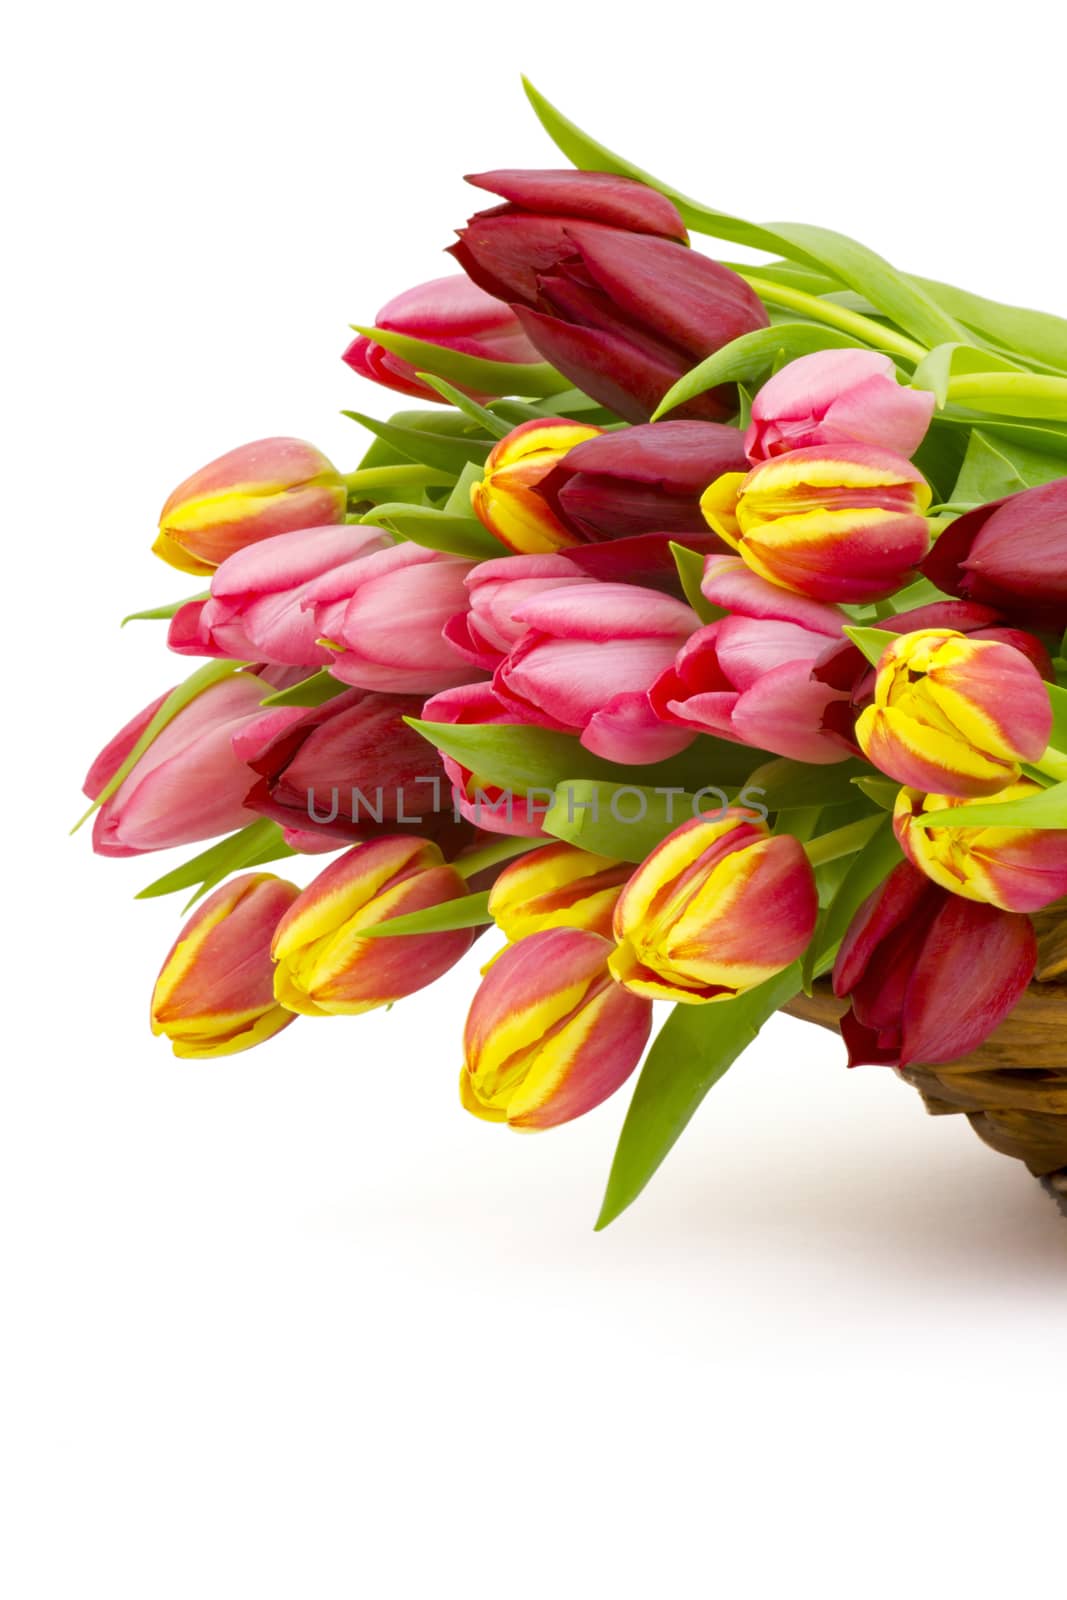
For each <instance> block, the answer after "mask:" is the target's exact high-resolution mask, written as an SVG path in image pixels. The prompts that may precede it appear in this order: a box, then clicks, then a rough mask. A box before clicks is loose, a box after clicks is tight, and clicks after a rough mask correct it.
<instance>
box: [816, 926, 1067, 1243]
mask: <svg viewBox="0 0 1067 1600" xmlns="http://www.w3.org/2000/svg"><path fill="white" fill-rule="evenodd" d="M1061 904H1062V903H1061ZM1034 922H1035V923H1036V924H1037V930H1038V945H1039V951H1040V954H1039V959H1038V965H1037V972H1036V974H1035V980H1034V982H1033V983H1032V984H1031V985H1030V987H1029V989H1028V990H1027V991H1026V993H1025V994H1024V995H1023V997H1022V999H1021V1000H1020V1002H1019V1004H1018V1005H1017V1006H1016V1008H1015V1010H1014V1011H1013V1012H1012V1014H1011V1016H1010V1017H1008V1018H1006V1019H1005V1021H1004V1022H1003V1023H1001V1025H1000V1027H999V1028H998V1029H997V1031H996V1032H995V1033H994V1034H992V1035H991V1037H990V1038H988V1039H987V1040H986V1042H985V1044H983V1045H982V1046H980V1048H979V1049H977V1050H974V1051H972V1052H971V1054H970V1055H968V1056H964V1057H963V1058H962V1059H961V1060H959V1061H953V1062H951V1063H950V1064H949V1065H947V1066H940V1067H908V1068H905V1069H903V1070H902V1071H901V1073H900V1076H901V1077H902V1078H904V1079H905V1080H906V1081H907V1082H908V1083H910V1084H913V1085H914V1086H915V1088H916V1089H918V1091H919V1093H920V1094H921V1095H922V1097H923V1101H924V1103H925V1105H926V1109H927V1110H928V1111H929V1112H931V1113H932V1114H933V1115H934V1116H946V1115H961V1114H962V1115H963V1116H965V1117H966V1118H967V1120H968V1121H969V1122H970V1124H971V1127H972V1128H973V1129H974V1131H975V1132H976V1133H977V1134H978V1136H979V1138H980V1139H984V1140H985V1142H986V1144H988V1145H992V1147H993V1149H994V1150H999V1151H1000V1152H1001V1153H1002V1154H1003V1155H1007V1156H1014V1157H1015V1158H1016V1159H1017V1160H1019V1161H1023V1162H1025V1164H1026V1166H1027V1167H1028V1168H1029V1170H1030V1171H1031V1172H1032V1173H1033V1174H1034V1176H1035V1177H1038V1178H1041V1179H1042V1181H1043V1182H1044V1184H1045V1186H1046V1188H1047V1189H1048V1190H1049V1192H1050V1193H1051V1194H1052V1195H1053V1196H1054V1198H1056V1199H1057V1200H1058V1201H1059V1203H1060V1206H1061V1208H1062V1209H1063V1210H1064V1212H1065V1214H1067V917H1065V916H1064V913H1063V910H1062V909H1061V906H1059V905H1058V906H1057V908H1056V911H1055V913H1054V914H1049V913H1045V914H1043V915H1041V916H1037V917H1035V918H1034ZM846 1009H847V1002H846V1001H843V1000H838V999H837V998H836V997H835V996H834V994H833V992H832V991H831V989H830V986H829V984H828V983H827V982H821V983H818V984H816V986H815V992H814V994H812V995H811V996H810V997H809V996H807V995H798V996H797V998H796V999H795V1000H794V1001H792V1002H791V1003H790V1004H789V1005H788V1006H787V1007H786V1010H787V1011H788V1012H789V1014H790V1015H791V1016H794V1017H801V1018H803V1019H804V1021H806V1022H816V1023H818V1024H819V1025H820V1026H821V1027H824V1028H833V1029H835V1030H836V1029H837V1026H838V1019H839V1018H840V1017H841V1015H842V1013H843V1012H844V1011H845V1010H846Z"/></svg>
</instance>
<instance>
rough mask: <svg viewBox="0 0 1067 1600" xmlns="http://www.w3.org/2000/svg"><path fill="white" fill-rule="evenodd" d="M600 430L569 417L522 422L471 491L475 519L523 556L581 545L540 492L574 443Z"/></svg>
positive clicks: (495, 448) (496, 447)
mask: <svg viewBox="0 0 1067 1600" xmlns="http://www.w3.org/2000/svg"><path fill="white" fill-rule="evenodd" d="M599 432H600V429H599V428H593V427H590V426H589V425H588V424H586V423H581V422H568V421H567V419H566V418H565V417H551V418H546V419H544V420H541V419H539V418H532V419H531V420H530V421H529V422H523V423H520V425H519V426H518V427H517V428H513V429H512V431H511V432H510V433H508V434H505V436H504V437H503V439H498V440H497V442H496V444H495V445H494V446H493V448H492V450H490V452H489V455H488V457H487V458H486V463H485V476H484V477H483V478H482V479H481V480H480V481H479V482H478V483H476V484H473V485H472V487H471V505H472V506H473V507H474V512H475V515H476V516H477V517H478V519H479V521H480V522H482V523H484V525H485V527H487V528H488V529H489V532H490V533H491V534H492V535H493V537H494V538H496V539H499V540H500V542H501V544H503V545H506V546H507V548H508V549H509V550H514V551H515V552H516V553H518V554H520V555H543V554H546V553H550V552H551V551H553V550H562V549H564V548H565V547H566V546H567V545H572V544H578V543H579V539H578V536H577V535H576V534H575V533H572V532H571V530H570V529H569V528H567V527H566V526H565V525H564V523H563V522H561V521H560V519H559V517H558V516H557V515H556V514H555V512H554V511H553V510H552V508H551V506H550V505H549V504H548V501H547V500H545V499H544V497H543V496H542V495H541V494H540V493H538V489H539V486H540V484H541V483H543V481H544V479H545V478H547V477H548V475H549V473H551V472H552V471H553V469H554V468H555V467H556V466H557V465H558V463H559V462H560V461H561V460H562V459H563V457H564V456H565V455H566V454H567V452H568V450H570V449H571V448H572V447H573V446H574V445H576V444H580V443H581V442H582V440H583V439H592V438H595V437H596V435H597V434H598V433H599Z"/></svg>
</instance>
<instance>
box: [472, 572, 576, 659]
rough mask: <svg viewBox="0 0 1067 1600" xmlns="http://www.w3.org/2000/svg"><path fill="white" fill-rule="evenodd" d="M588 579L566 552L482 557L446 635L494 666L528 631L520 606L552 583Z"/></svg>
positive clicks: (568, 584) (554, 586)
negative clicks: (492, 558) (519, 613)
mask: <svg viewBox="0 0 1067 1600" xmlns="http://www.w3.org/2000/svg"><path fill="white" fill-rule="evenodd" d="M589 581H590V580H589V578H588V577H587V576H586V574H585V573H584V572H582V571H580V570H579V569H578V567H576V566H575V564H574V562H573V561H571V560H570V559H569V557H567V556H565V555H541V556H504V557H502V558H501V559H500V560H499V561H482V562H479V564H478V565H477V566H476V567H475V568H474V570H473V571H472V572H471V573H470V574H469V575H468V577H467V579H466V586H467V596H466V599H467V605H465V606H464V608H463V610H462V611H459V612H457V613H456V615H455V616H453V617H451V618H450V619H449V620H448V622H447V623H446V624H445V629H444V633H445V638H446V639H447V640H448V641H449V643H450V644H451V645H452V647H453V648H454V649H455V650H458V651H459V653H460V655H462V656H463V657H464V658H465V659H466V660H467V661H470V662H471V663H472V664H473V665H474V666H476V667H481V668H483V669H484V670H485V671H486V672H492V671H493V670H494V669H495V668H496V667H497V666H499V664H500V662H501V661H502V660H503V659H504V657H505V656H506V655H507V654H508V652H509V650H511V649H512V648H513V647H514V646H515V645H517V644H518V643H519V640H520V639H521V638H522V637H523V635H524V634H525V633H526V632H527V631H528V629H527V625H526V624H525V623H522V622H518V621H517V620H516V617H515V613H516V611H517V610H518V609H519V607H520V606H522V605H523V604H524V603H525V602H526V601H527V600H532V599H533V598H534V597H535V596H536V595H539V594H546V593H548V591H549V590H551V589H564V588H567V587H573V585H575V584H579V583H581V584H588V583H589ZM468 606H469V609H468V608H467V607H468ZM467 676H468V677H469V676H470V674H469V673H468V674H467Z"/></svg>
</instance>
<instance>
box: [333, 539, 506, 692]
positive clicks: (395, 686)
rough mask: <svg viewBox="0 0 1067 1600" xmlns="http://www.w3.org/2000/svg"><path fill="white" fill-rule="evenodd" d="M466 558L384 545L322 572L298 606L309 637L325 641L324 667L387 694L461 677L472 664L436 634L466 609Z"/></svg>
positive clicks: (447, 685) (441, 685)
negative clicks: (327, 646)
mask: <svg viewBox="0 0 1067 1600" xmlns="http://www.w3.org/2000/svg"><path fill="white" fill-rule="evenodd" d="M474 569H475V563H474V562H473V561H463V560H461V559H460V557H458V556H451V555H444V554H442V553H441V552H440V551H439V550H426V549H424V548H423V547H422V546H421V545H417V544H400V545H390V546H389V548H387V549H384V550H378V551H377V552H376V553H374V554H372V555H368V556H366V557H364V558H363V559H362V560H360V561H354V562H349V563H348V564H347V565H346V566H344V567H341V568H339V569H337V570H336V571H334V572H327V573H326V574H325V576H324V577H323V578H321V579H320V580H319V581H318V582H316V583H312V584H310V585H309V586H308V589H307V591H306V593H305V596H304V599H303V602H302V603H303V605H304V608H305V611H306V613H307V615H308V616H310V617H312V618H313V620H314V629H313V632H314V635H315V637H316V638H324V639H326V640H328V641H329V643H330V646H331V648H330V649H328V650H327V652H326V653H327V656H328V658H329V662H328V664H329V668H330V671H331V672H332V673H333V675H334V677H335V678H339V679H340V680H341V682H342V683H348V684H352V685H353V686H354V687H355V688H358V689H381V690H385V691H387V692H388V693H390V694H427V693H430V694H432V693H434V692H435V691H438V690H441V689H451V688H454V687H455V686H456V685H457V684H461V683H464V682H465V681H466V680H467V679H469V678H470V676H471V670H470V667H469V666H468V665H466V664H465V662H464V661H463V659H462V657H461V656H460V655H459V653H458V652H457V651H456V650H454V649H453V647H452V645H451V644H449V642H448V640H447V639H446V638H445V637H444V636H443V634H442V629H443V628H444V625H445V623H446V622H447V621H448V620H449V618H450V617H453V616H454V615H455V614H456V612H458V611H461V610H465V609H466V606H467V591H466V588H465V587H464V579H465V578H466V577H467V576H468V575H469V574H470V573H472V572H473V571H474Z"/></svg>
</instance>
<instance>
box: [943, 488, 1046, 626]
mask: <svg viewBox="0 0 1067 1600" xmlns="http://www.w3.org/2000/svg"><path fill="white" fill-rule="evenodd" d="M923 572H924V573H925V574H926V576H927V577H928V578H930V579H931V581H932V582H934V583H936V584H937V586H938V588H939V589H944V590H945V591H946V592H947V593H948V594H955V595H960V596H961V597H962V598H964V599H967V600H977V601H981V602H983V603H985V604H988V605H993V606H998V607H999V608H1000V609H1001V610H1003V611H1005V612H1007V613H1008V614H1009V615H1014V616H1017V617H1018V618H1019V620H1020V621H1022V622H1025V623H1026V624H1027V625H1028V626H1029V627H1038V628H1049V629H1054V630H1055V631H1056V632H1057V633H1059V632H1060V631H1061V630H1062V629H1064V628H1067V477H1063V478H1057V479H1056V480H1055V481H1054V482H1053V483H1045V484H1041V485H1040V486H1039V487H1037V488H1035V489H1024V490H1022V491H1021V492H1020V493H1019V494H1012V495H1008V497H1007V498H1006V499H1004V500H994V501H993V502H992V504H990V505H987V506H978V507H977V508H976V509H975V510H974V511H968V512H966V513H965V514H964V515H963V516H962V517H959V518H958V519H957V520H956V521H955V522H953V523H952V524H951V525H950V526H949V527H948V528H946V529H945V531H944V533H942V534H941V535H940V537H939V538H938V540H937V543H936V544H935V545H934V548H933V549H932V550H931V552H930V554H929V555H928V556H927V558H926V560H925V561H924V562H923Z"/></svg>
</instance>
